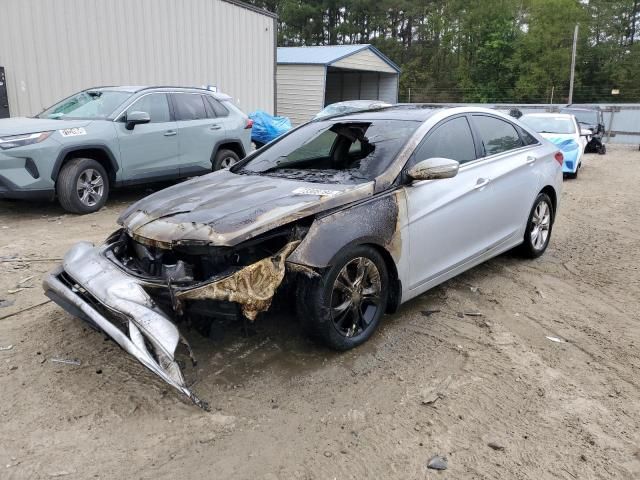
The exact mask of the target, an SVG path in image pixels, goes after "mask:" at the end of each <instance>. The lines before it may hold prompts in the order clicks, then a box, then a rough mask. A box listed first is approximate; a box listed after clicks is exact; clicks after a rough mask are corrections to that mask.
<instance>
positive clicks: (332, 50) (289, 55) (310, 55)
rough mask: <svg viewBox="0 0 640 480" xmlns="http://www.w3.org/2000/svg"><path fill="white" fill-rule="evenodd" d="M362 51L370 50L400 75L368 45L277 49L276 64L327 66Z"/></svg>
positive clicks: (378, 51)
mask: <svg viewBox="0 0 640 480" xmlns="http://www.w3.org/2000/svg"><path fill="white" fill-rule="evenodd" d="M363 50H371V51H372V52H373V53H374V54H376V55H377V56H378V57H380V59H381V60H382V61H384V62H385V63H386V64H388V65H389V66H390V67H391V68H393V69H394V70H395V71H396V72H398V73H400V67H398V65H396V64H395V63H393V62H392V61H391V60H389V58H387V56H386V55H384V54H383V53H382V52H381V51H380V50H378V49H377V48H376V47H374V46H373V45H369V44H368V43H364V44H360V45H322V46H316V47H278V63H280V64H287V63H288V64H301V65H304V64H306V65H326V66H329V65H331V64H332V63H335V62H337V61H339V60H342V59H343V58H346V57H348V56H350V55H353V54H355V53H358V52H361V51H363Z"/></svg>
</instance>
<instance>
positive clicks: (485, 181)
mask: <svg viewBox="0 0 640 480" xmlns="http://www.w3.org/2000/svg"><path fill="white" fill-rule="evenodd" d="M490 181H491V179H490V178H479V179H478V181H477V182H476V184H475V186H474V187H473V189H474V190H480V189H481V188H484V187H486V186H487V185H488V184H489V182H490Z"/></svg>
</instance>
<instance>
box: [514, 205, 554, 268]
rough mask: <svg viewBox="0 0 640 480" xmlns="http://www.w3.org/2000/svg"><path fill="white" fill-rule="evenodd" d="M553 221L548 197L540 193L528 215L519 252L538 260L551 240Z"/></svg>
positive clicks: (551, 207) (551, 206)
mask: <svg viewBox="0 0 640 480" xmlns="http://www.w3.org/2000/svg"><path fill="white" fill-rule="evenodd" d="M553 221H554V211H553V203H552V202H551V199H550V198H549V195H547V194H546V193H540V194H539V195H538V196H537V197H536V201H535V202H534V203H533V207H532V208H531V213H529V219H528V220H527V228H526V230H525V232H524V242H523V243H522V245H521V246H520V251H521V253H522V254H523V255H524V256H525V257H527V258H538V257H539V256H541V255H542V254H543V253H544V252H545V251H546V250H547V247H548V246H549V241H550V240H551V230H552V228H553Z"/></svg>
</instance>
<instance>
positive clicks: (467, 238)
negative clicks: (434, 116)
mask: <svg viewBox="0 0 640 480" xmlns="http://www.w3.org/2000/svg"><path fill="white" fill-rule="evenodd" d="M476 145H477V142H474V137H473V133H472V130H471V126H470V124H469V119H468V117H467V116H466V115H460V116H457V117H453V118H450V119H446V120H444V121H442V122H441V123H440V124H438V125H436V126H435V127H434V128H432V129H431V130H430V131H429V132H428V133H427V135H426V136H425V138H424V139H423V141H422V143H421V144H420V145H419V146H418V147H417V148H416V150H415V151H414V153H413V155H412V157H411V158H410V160H409V162H408V165H407V167H411V166H412V165H414V164H416V163H418V162H420V161H422V160H427V159H429V158H436V157H443V158H449V159H452V160H457V161H458V162H459V163H460V170H459V172H458V174H457V175H456V176H455V177H453V178H448V179H439V180H421V181H414V182H413V183H411V184H409V185H407V186H405V187H404V189H405V194H406V199H407V216H408V231H409V248H410V258H411V262H410V267H409V285H408V287H409V291H410V296H415V295H418V294H419V293H422V292H424V291H426V290H428V289H429V288H431V287H433V286H435V285H437V284H439V283H441V282H442V281H444V280H446V279H447V278H450V277H451V276H453V275H455V274H457V273H458V271H461V270H464V269H466V268H465V266H466V265H468V264H470V263H471V262H472V261H473V260H474V259H475V258H477V257H478V256H479V255H481V254H482V253H483V252H484V251H485V250H487V248H488V247H489V246H490V238H491V232H489V231H488V230H489V228H488V227H487V224H488V222H487V221H486V219H487V216H489V215H494V214H495V207H496V206H495V205H494V202H493V201H492V198H491V195H490V193H489V191H488V189H487V187H488V184H489V179H488V178H487V176H486V175H485V166H484V165H483V163H484V162H482V160H477V159H478V158H479V157H480V156H481V153H480V151H479V149H478V148H477V147H476Z"/></svg>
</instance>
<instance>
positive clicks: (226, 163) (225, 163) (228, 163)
mask: <svg viewBox="0 0 640 480" xmlns="http://www.w3.org/2000/svg"><path fill="white" fill-rule="evenodd" d="M236 163H238V161H237V160H236V159H235V158H233V157H224V158H223V159H222V161H221V162H220V168H230V167H233V166H234V165H235V164H236Z"/></svg>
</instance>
